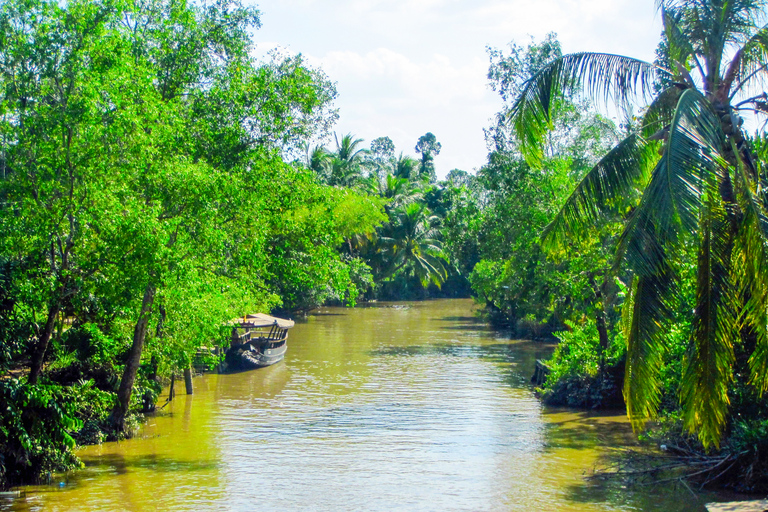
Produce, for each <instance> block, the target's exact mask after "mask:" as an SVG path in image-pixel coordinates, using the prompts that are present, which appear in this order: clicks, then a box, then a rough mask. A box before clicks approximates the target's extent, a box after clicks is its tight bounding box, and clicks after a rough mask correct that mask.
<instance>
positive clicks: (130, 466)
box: [83, 453, 220, 475]
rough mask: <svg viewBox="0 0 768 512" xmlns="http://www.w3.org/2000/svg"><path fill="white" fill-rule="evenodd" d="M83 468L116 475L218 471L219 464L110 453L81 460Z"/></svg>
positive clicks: (160, 456) (205, 461) (207, 461)
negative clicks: (143, 470) (136, 471)
mask: <svg viewBox="0 0 768 512" xmlns="http://www.w3.org/2000/svg"><path fill="white" fill-rule="evenodd" d="M83 462H84V463H85V467H86V468H88V469H90V470H95V471H104V470H107V471H110V472H113V473H116V474H118V475H123V474H126V473H129V472H130V471H131V470H134V469H151V470H153V471H157V472H160V473H175V472H179V471H182V472H191V471H207V470H211V469H218V468H219V467H220V464H219V463H218V462H216V461H211V460H185V459H177V458H174V457H168V456H164V455H158V454H155V453H150V454H145V455H136V456H125V455H123V454H118V453H112V454H102V455H99V456H98V457H94V458H89V459H85V460H83Z"/></svg>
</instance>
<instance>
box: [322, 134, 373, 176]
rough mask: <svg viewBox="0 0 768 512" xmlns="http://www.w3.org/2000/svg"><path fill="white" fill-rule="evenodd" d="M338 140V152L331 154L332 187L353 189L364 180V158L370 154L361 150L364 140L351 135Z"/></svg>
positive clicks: (335, 136) (365, 150)
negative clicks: (339, 186) (338, 186)
mask: <svg viewBox="0 0 768 512" xmlns="http://www.w3.org/2000/svg"><path fill="white" fill-rule="evenodd" d="M334 138H335V139H336V151H335V152H332V153H331V159H330V179H329V183H330V184H331V185H341V186H344V187H351V186H354V185H357V184H358V183H360V182H361V181H362V179H363V157H364V156H365V155H366V154H367V153H368V150H367V149H364V148H361V147H360V145H361V144H362V143H363V139H356V138H355V137H354V136H353V135H352V134H351V133H347V134H346V135H342V137H341V140H339V138H338V136H337V135H336V134H334Z"/></svg>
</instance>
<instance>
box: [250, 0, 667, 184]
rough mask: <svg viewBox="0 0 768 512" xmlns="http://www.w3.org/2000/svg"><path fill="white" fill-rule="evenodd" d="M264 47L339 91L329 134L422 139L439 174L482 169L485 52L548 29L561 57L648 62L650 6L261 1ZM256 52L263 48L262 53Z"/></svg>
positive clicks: (495, 102) (576, 0)
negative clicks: (305, 64)
mask: <svg viewBox="0 0 768 512" xmlns="http://www.w3.org/2000/svg"><path fill="white" fill-rule="evenodd" d="M259 4H260V5H259V8H260V9H261V10H262V13H263V16H262V22H263V28H262V29H261V30H260V31H258V32H257V34H256V36H257V39H260V38H263V39H266V40H269V41H273V42H274V43H269V45H280V46H282V47H284V48H287V49H288V50H289V51H291V52H295V53H299V52H300V53H303V54H304V55H305V56H306V57H307V58H308V61H309V62H310V63H312V64H313V65H317V66H319V67H321V68H323V70H324V71H325V72H326V73H327V74H328V75H329V76H330V77H331V79H332V80H334V81H336V82H337V87H338V90H339V99H338V101H337V106H338V107H339V108H340V116H341V117H340V120H339V123H338V125H337V131H339V132H345V133H346V132H352V133H354V134H356V135H357V136H358V137H363V138H365V139H366V141H370V140H371V139H373V138H375V137H379V136H382V135H388V136H390V137H391V138H392V139H393V140H394V141H395V143H396V144H397V146H398V150H403V151H405V152H406V153H412V152H413V146H414V145H415V144H416V140H417V139H418V137H419V136H421V135H423V134H424V133H425V132H427V131H432V132H433V133H434V134H435V135H436V136H437V138H438V140H439V141H440V142H442V144H443V151H442V152H441V154H440V156H439V157H438V158H437V160H436V165H437V167H438V171H439V172H443V173H445V172H447V171H448V170H450V169H451V168H454V167H459V168H463V169H466V170H469V169H471V168H474V167H479V166H481V165H482V164H483V163H484V160H485V157H486V149H485V144H484V140H483V131H482V130H483V128H484V127H486V126H487V125H488V124H489V119H490V118H491V117H492V116H493V114H494V113H495V112H497V111H498V110H499V109H500V107H501V102H500V100H499V99H498V97H497V96H496V95H495V94H494V93H492V92H491V91H490V90H489V88H488V87H487V80H486V73H487V67H488V58H487V55H486V52H485V47H486V46H487V45H489V46H494V47H502V46H505V45H506V44H507V43H509V42H510V41H512V40H515V41H517V42H518V43H521V44H524V43H527V41H528V35H529V34H530V35H533V36H534V37H535V38H536V39H541V38H542V37H543V36H544V35H545V34H546V33H548V32H557V33H558V39H559V40H560V41H561V42H562V44H563V49H564V50H565V51H566V52H575V51H585V50H592V51H603V52H612V53H621V54H626V55H632V56H635V57H639V58H643V59H652V58H653V51H654V49H655V45H656V42H657V41H658V36H659V32H660V30H661V26H660V21H659V19H658V16H657V15H656V14H655V11H654V2H653V1H652V0H642V1H641V2H638V1H636V0H539V1H536V2H532V1H530V0H474V1H471V2H470V1H468V0H354V1H353V0H335V1H333V2H328V1H322V2H321V1H320V0H260V2H259ZM269 45H267V44H264V46H265V47H266V46H269Z"/></svg>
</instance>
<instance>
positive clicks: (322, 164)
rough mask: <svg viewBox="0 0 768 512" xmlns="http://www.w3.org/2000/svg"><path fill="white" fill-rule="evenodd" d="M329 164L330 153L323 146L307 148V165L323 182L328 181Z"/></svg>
mask: <svg viewBox="0 0 768 512" xmlns="http://www.w3.org/2000/svg"><path fill="white" fill-rule="evenodd" d="M330 164H331V154H330V153H329V152H328V150H327V149H325V148H324V147H323V146H314V147H312V148H311V149H310V148H308V149H307V166H308V167H309V168H310V169H312V170H313V171H314V172H315V174H317V176H318V177H320V178H321V179H322V180H323V181H324V182H328V179H329V173H330Z"/></svg>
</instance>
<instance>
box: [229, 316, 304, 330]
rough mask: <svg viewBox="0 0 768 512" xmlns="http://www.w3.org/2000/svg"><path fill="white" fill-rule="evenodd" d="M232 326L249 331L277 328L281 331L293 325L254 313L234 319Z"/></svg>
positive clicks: (288, 321) (290, 322)
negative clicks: (248, 329)
mask: <svg viewBox="0 0 768 512" xmlns="http://www.w3.org/2000/svg"><path fill="white" fill-rule="evenodd" d="M232 324H233V325H236V326H237V327H246V328H250V329H259V328H262V327H273V326H275V325H276V326H278V327H279V328H281V329H290V328H291V327H293V326H294V325H295V323H294V321H293V320H286V319H284V318H277V317H275V316H269V315H265V314H264V313H255V314H252V315H246V316H244V317H240V318H235V319H234V320H232Z"/></svg>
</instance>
